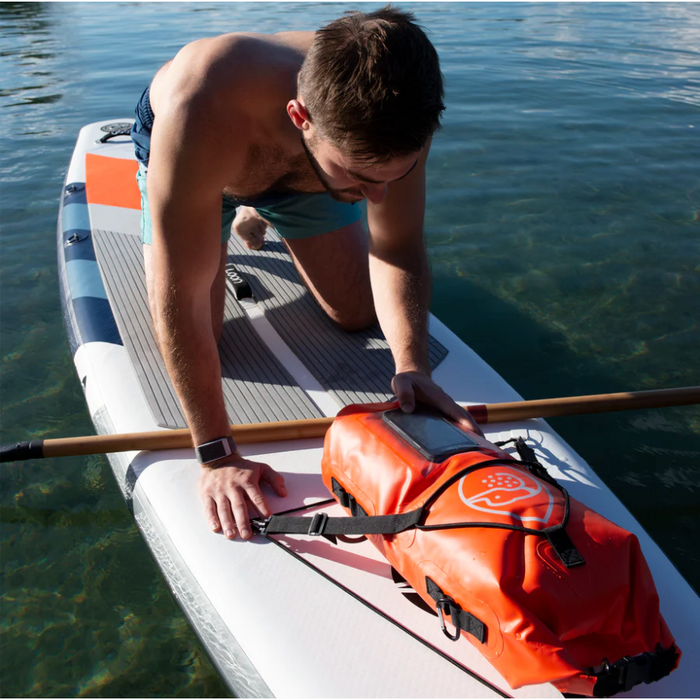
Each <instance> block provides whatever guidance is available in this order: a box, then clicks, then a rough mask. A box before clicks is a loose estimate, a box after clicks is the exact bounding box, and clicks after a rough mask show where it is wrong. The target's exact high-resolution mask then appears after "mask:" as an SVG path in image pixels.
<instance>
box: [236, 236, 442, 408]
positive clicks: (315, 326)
mask: <svg viewBox="0 0 700 700" xmlns="http://www.w3.org/2000/svg"><path fill="white" fill-rule="evenodd" d="M228 252H229V262H231V263H233V264H234V265H235V266H236V269H237V270H238V271H239V272H240V273H242V274H243V276H244V277H245V279H246V280H247V281H248V282H249V283H250V285H251V287H252V289H253V295H254V297H255V300H256V301H257V303H258V304H259V305H260V306H262V308H263V309H264V310H265V316H266V317H267V318H268V319H269V321H270V323H271V324H272V326H273V328H274V329H275V330H276V331H277V333H278V334H279V335H280V336H281V338H282V340H284V342H285V343H286V344H287V345H288V346H289V347H290V348H291V349H292V352H294V354H295V355H296V356H297V357H298V358H299V359H301V361H302V362H303V363H304V364H305V365H306V367H307V368H308V370H309V371H310V372H311V374H312V375H313V376H314V377H315V379H316V380H317V381H318V382H319V384H321V386H322V387H323V388H324V389H325V390H326V391H327V392H328V393H329V394H331V395H332V396H333V398H335V399H336V401H337V402H338V403H339V404H340V405H341V406H347V405H348V404H351V403H375V402H378V401H388V400H389V399H391V398H392V396H393V394H392V392H391V380H392V378H393V376H394V361H393V358H392V356H391V350H390V349H389V344H388V343H387V342H386V339H385V338H384V335H383V334H382V331H381V330H380V328H379V326H378V325H377V324H375V325H373V326H371V327H370V328H367V329H366V330H362V331H355V332H352V333H348V332H346V331H343V330H341V329H340V328H339V327H338V326H337V325H336V324H335V323H334V322H333V321H332V320H331V319H330V318H329V317H328V316H327V315H326V313H325V312H324V311H323V310H322V309H321V307H320V306H319V305H318V304H317V303H316V301H315V300H314V298H313V297H312V296H311V294H310V293H309V291H308V290H307V289H306V287H305V286H304V284H303V283H302V281H301V279H300V278H299V275H298V273H297V271H296V269H295V267H294V263H293V262H292V259H291V257H290V255H289V253H288V252H287V250H286V248H285V246H284V243H283V242H282V240H281V239H280V238H279V236H278V235H277V234H276V233H275V232H274V231H273V230H272V229H270V228H268V230H267V235H266V243H265V246H264V248H262V249H261V250H259V251H253V250H250V249H248V248H246V246H245V245H244V244H243V242H242V241H241V240H240V239H239V238H238V237H237V236H235V235H233V236H231V240H230V241H229V248H228ZM446 355H447V350H446V349H445V348H444V347H443V346H442V345H441V344H440V343H439V342H438V341H437V340H435V339H434V338H432V337H431V338H430V340H429V358H430V365H431V367H432V368H433V369H435V367H437V366H438V365H439V364H440V362H441V361H442V360H443V359H444V358H445V356H446Z"/></svg>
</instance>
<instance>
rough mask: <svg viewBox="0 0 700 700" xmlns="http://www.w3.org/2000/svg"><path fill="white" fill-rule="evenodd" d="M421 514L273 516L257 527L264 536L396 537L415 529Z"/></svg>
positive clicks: (257, 522) (415, 512)
mask: <svg viewBox="0 0 700 700" xmlns="http://www.w3.org/2000/svg"><path fill="white" fill-rule="evenodd" d="M422 515H423V509H422V508H419V509H418V510H412V511H409V512H408V513H399V514H398V515H358V516H357V517H356V518H348V517H346V516H341V517H338V518H331V517H329V516H328V515H327V514H326V513H316V515H314V516H313V517H311V518H300V517H299V516H296V515H273V516H272V517H271V518H269V519H268V520H265V521H256V522H255V523H254V525H255V526H256V529H257V531H258V532H259V533H260V534H261V535H324V536H327V535H394V534H396V533H397V532H403V531H404V530H410V529H411V528H413V527H415V526H416V525H417V524H418V522H419V521H420V518H421V516H422Z"/></svg>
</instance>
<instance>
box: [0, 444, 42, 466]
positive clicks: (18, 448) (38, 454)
mask: <svg viewBox="0 0 700 700" xmlns="http://www.w3.org/2000/svg"><path fill="white" fill-rule="evenodd" d="M43 456H44V441H43V440H29V441H27V442H15V443H12V444H11V445H2V446H1V447H0V462H19V461H23V460H27V459H41V458H42V457H43Z"/></svg>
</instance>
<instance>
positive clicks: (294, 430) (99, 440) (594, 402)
mask: <svg viewBox="0 0 700 700" xmlns="http://www.w3.org/2000/svg"><path fill="white" fill-rule="evenodd" d="M697 403H700V387H697V386H696V387H685V388H682V389H657V390H654V391H637V392H626V393H621V394H598V395H594V396H572V397H568V398H561V399H540V400H536V401H515V402H512V403H498V404H481V405H473V406H466V407H465V408H467V409H468V410H469V412H470V413H471V414H472V416H473V417H474V419H475V420H476V421H477V422H478V423H500V422H507V421H516V420H526V419H529V418H547V417H552V416H570V415H576V414H582V413H601V412H607V411H624V410H630V409H641V408H659V407H662V406H686V405H690V404H697ZM332 422H333V419H332V418H312V419H308V420H295V421H281V422H277V423H258V424H249V425H233V426H231V428H232V430H233V436H234V439H235V440H236V442H237V443H238V444H240V445H245V444H250V443H257V442H277V441H280V440H298V439H303V438H319V437H323V436H324V435H325V434H326V431H327V430H328V428H329V427H330V425H331V423H332ZM183 447H192V436H191V435H190V431H189V430H186V429H185V430H156V431H153V432H149V433H126V434H122V435H90V436H84V437H74V438H57V439H47V440H33V441H31V442H28V443H27V442H25V443H17V444H16V445H8V446H5V447H3V448H2V455H0V461H3V462H8V461H14V460H18V459H35V458H39V457H68V456H71V455H89V454H105V453H110V452H128V451H130V450H134V451H140V450H165V449H177V448H183Z"/></svg>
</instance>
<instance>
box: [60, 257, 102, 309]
mask: <svg viewBox="0 0 700 700" xmlns="http://www.w3.org/2000/svg"><path fill="white" fill-rule="evenodd" d="M66 276H67V277H68V289H69V290H70V296H71V299H73V301H75V300H76V299H80V297H95V298H97V299H106V298H107V292H106V291H105V286H104V284H103V283H102V276H101V275H100V268H99V267H98V266H97V262H96V261H94V260H71V261H68V262H66Z"/></svg>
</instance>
